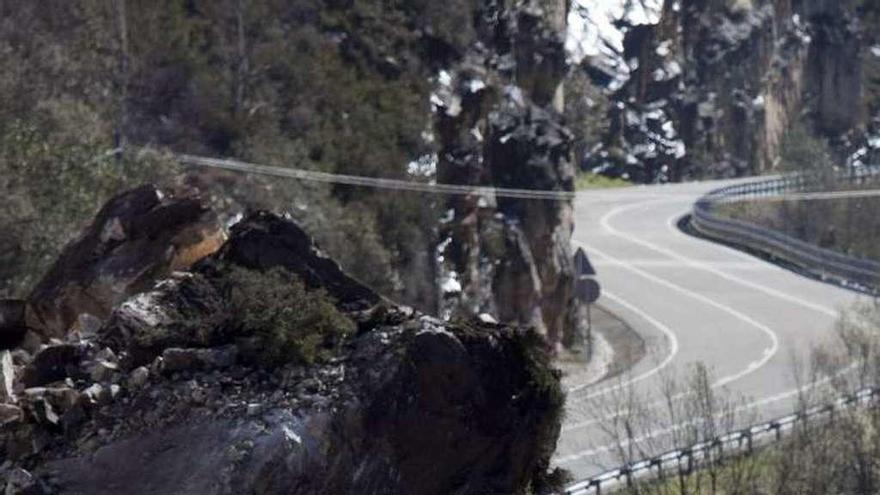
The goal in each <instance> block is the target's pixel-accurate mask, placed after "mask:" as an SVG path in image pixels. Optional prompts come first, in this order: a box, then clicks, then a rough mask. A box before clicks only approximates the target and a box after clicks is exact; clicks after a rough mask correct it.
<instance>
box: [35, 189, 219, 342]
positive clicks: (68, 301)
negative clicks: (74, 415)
mask: <svg viewBox="0 0 880 495" xmlns="http://www.w3.org/2000/svg"><path fill="white" fill-rule="evenodd" d="M223 240H224V233H223V229H222V226H221V225H220V224H219V222H218V220H217V217H216V215H215V214H214V213H213V212H212V211H210V210H208V209H207V208H206V207H205V206H204V205H202V204H201V203H200V202H199V201H198V200H197V199H194V198H170V197H166V196H164V195H163V194H162V192H160V191H159V190H158V189H156V188H155V187H152V186H143V187H140V188H137V189H134V190H131V191H128V192H126V193H123V194H120V195H119V196H116V197H115V198H113V199H111V200H110V201H109V202H108V203H107V204H106V205H105V206H104V207H103V208H102V209H101V211H100V212H99V213H98V215H97V217H96V218H95V220H94V222H93V223H92V225H91V226H90V227H88V228H87V229H86V230H85V231H84V232H83V234H82V235H81V236H80V238H79V239H77V240H76V241H74V242H73V243H71V244H70V245H68V246H67V247H66V248H65V249H64V251H63V252H62V254H61V256H60V257H59V258H58V260H57V261H56V262H55V264H54V265H53V266H52V268H51V269H50V270H49V272H48V273H47V274H46V276H45V277H43V279H42V280H41V281H40V282H39V283H38V284H37V286H36V287H35V289H34V291H33V293H32V294H31V295H30V297H29V301H30V307H31V309H32V313H33V314H32V318H31V319H29V320H28V323H30V325H31V326H32V327H33V328H34V329H36V330H37V331H38V332H39V333H40V334H41V335H42V336H43V337H45V338H48V337H64V335H65V334H66V333H67V331H68V330H70V329H71V327H72V326H73V325H74V323H75V322H77V320H78V318H79V317H80V315H82V314H90V315H93V316H95V317H98V318H106V317H107V316H108V315H109V314H110V311H111V309H112V308H113V307H114V306H115V305H117V304H119V303H120V302H122V301H123V300H125V299H126V298H127V297H128V296H130V295H132V294H136V293H138V292H143V291H145V290H148V289H150V288H151V287H152V286H153V284H154V283H155V282H156V280H159V279H161V278H164V277H166V276H167V275H168V274H170V273H171V272H172V271H174V270H180V269H185V268H187V267H189V266H190V265H191V264H192V263H194V262H195V261H197V260H199V259H201V258H203V257H204V256H206V255H208V254H211V253H212V252H214V251H216V250H217V248H219V247H220V245H221V244H222V242H223ZM31 320H33V321H31Z"/></svg>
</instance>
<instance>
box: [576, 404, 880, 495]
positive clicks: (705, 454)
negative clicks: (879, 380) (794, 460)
mask: <svg viewBox="0 0 880 495" xmlns="http://www.w3.org/2000/svg"><path fill="white" fill-rule="evenodd" d="M878 401H880V387H869V388H864V389H861V390H859V391H857V392H855V393H853V394H850V395H846V396H843V397H841V398H839V399H837V400H835V401H834V402H831V403H828V404H824V405H820V406H815V407H811V408H809V409H806V410H803V411H799V412H796V413H794V414H789V415H786V416H781V417H778V418H775V419H772V420H770V421H766V422H763V423H759V424H756V425H752V426H750V427H746V428H743V429H741V430H737V431H733V432H730V433H726V434H724V435H721V436H718V437H715V438H712V439H710V440H706V441H703V442H699V443H697V444H694V445H691V446H688V447H685V448H681V449H676V450H670V451H668V452H664V453H662V454H660V455H658V456H655V457H650V458H647V459H642V460H639V461H636V462H632V463H629V464H627V465H625V466H622V467H619V468H617V469H612V470H610V471H606V472H604V473H601V474H598V475H596V476H593V477H592V478H589V479H586V480H582V481H579V482H577V483H574V484H572V485H570V486H568V487H567V488H566V489H565V492H564V494H565V495H601V494H602V493H603V491H608V490H612V489H614V488H615V487H620V486H632V485H633V484H634V483H635V482H636V480H638V479H642V480H644V479H646V478H651V477H653V478H656V479H663V478H664V477H666V476H667V475H673V476H674V475H678V476H681V475H684V476H687V475H690V474H691V473H692V472H693V471H694V470H696V469H698V468H700V467H702V466H705V465H707V464H709V463H712V462H715V461H717V460H721V459H723V458H724V457H725V456H731V455H734V456H735V455H742V454H746V453H751V452H752V451H753V450H754V449H755V448H756V447H759V446H761V445H765V444H768V443H770V442H773V441H777V440H780V439H781V438H782V437H783V435H784V434H785V433H787V432H790V431H792V430H793V429H794V428H796V427H797V426H798V425H801V426H807V425H808V424H810V423H815V424H827V422H829V421H834V419H835V417H836V416H837V415H839V414H840V413H842V412H844V411H846V410H850V409H853V408H855V407H859V406H865V405H870V404H876V403H877V402H878Z"/></svg>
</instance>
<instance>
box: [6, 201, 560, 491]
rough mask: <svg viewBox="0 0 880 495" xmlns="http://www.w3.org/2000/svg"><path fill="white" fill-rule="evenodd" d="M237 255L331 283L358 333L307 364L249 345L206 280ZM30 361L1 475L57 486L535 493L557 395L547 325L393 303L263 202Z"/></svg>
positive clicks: (257, 266)
mask: <svg viewBox="0 0 880 495" xmlns="http://www.w3.org/2000/svg"><path fill="white" fill-rule="evenodd" d="M261 245H262V246H263V248H262V249H263V251H260V246H261ZM238 263H241V264H244V265H246V266H248V267H250V269H254V270H257V272H259V271H262V270H264V269H268V268H271V267H274V266H277V265H278V264H283V265H284V266H289V267H290V269H291V270H296V272H297V273H300V274H302V276H303V278H306V279H307V280H309V283H310V284H311V285H312V286H313V287H315V288H321V289H323V290H325V291H327V292H328V293H329V294H333V295H338V297H339V306H340V307H341V308H343V309H346V308H347V309H348V310H349V313H348V314H349V315H350V317H351V318H353V319H354V320H356V323H357V325H358V328H359V333H358V335H357V336H356V337H354V338H352V339H351V340H349V341H347V342H346V343H345V344H344V346H343V347H342V349H341V350H339V351H338V352H337V353H336V354H334V355H333V356H332V357H329V358H327V359H325V360H322V361H319V362H318V363H317V364H314V365H310V366H304V365H299V364H294V363H289V364H286V365H282V366H279V367H277V368H263V367H261V366H259V365H257V364H248V363H247V362H244V361H242V360H241V359H239V356H240V353H239V350H238V347H239V342H238V340H236V339H235V338H234V337H235V336H234V335H231V334H230V333H229V328H228V327H227V323H228V315H227V312H226V311H225V310H224V308H225V307H226V304H225V299H224V295H223V293H222V291H218V290H215V289H214V288H213V287H212V284H213V283H214V281H215V280H217V278H218V277H221V276H222V275H223V272H224V270H226V269H228V268H227V267H230V266H236V265H237V264H238ZM307 277H311V278H307ZM324 284H326V285H324ZM75 336H76V334H70V335H69V336H68V339H73V338H74V337H75ZM67 350H70V352H67ZM62 351H63V352H62ZM15 352H16V353H19V352H22V351H15ZM50 358H52V359H50ZM22 359H23V360H20V364H19V365H18V366H16V367H15V368H16V371H15V373H16V377H15V380H16V383H19V382H20V381H21V380H22V379H25V380H26V381H28V382H29V383H33V384H37V383H39V384H40V385H41V386H40V387H36V388H28V389H26V390H24V393H22V394H21V396H20V397H19V398H18V401H17V402H16V403H15V404H14V405H13V404H12V403H5V404H3V408H0V423H5V424H4V425H2V426H0V457H3V458H5V459H7V460H9V461H10V463H9V464H5V465H4V467H3V468H2V469H0V486H2V484H3V483H7V484H10V485H12V486H15V487H17V486H19V484H21V483H26V484H27V486H30V487H32V488H31V489H33V490H43V492H51V493H90V494H103V493H106V494H110V493H114V494H115V493H121V492H124V493H132V494H140V493H143V494H147V493H180V494H211V493H216V494H225V493H258V494H287V493H302V494H319V493H321V494H322V493H358V494H361V493H383V494H395V493H400V494H409V493H425V494H432V493H436V494H446V493H462V494H464V493H474V494H482V493H525V491H526V490H527V489H528V488H529V487H531V488H534V489H535V490H537V491H539V492H540V491H542V490H544V487H543V486H542V484H541V483H542V479H543V478H544V475H545V474H546V473H547V469H548V466H549V459H550V456H551V454H552V451H553V449H554V448H555V444H556V439H557V437H558V435H559V431H560V421H561V417H560V416H561V413H562V406H563V404H562V402H563V396H562V393H561V389H560V385H559V376H558V374H557V372H555V371H554V370H552V369H551V368H550V365H549V361H548V356H547V354H546V352H545V351H544V350H543V346H542V345H540V338H539V337H538V335H537V334H535V333H533V332H522V331H516V330H513V329H511V328H509V327H505V326H500V325H488V324H482V323H473V324H465V323H458V324H452V323H447V322H443V321H440V320H437V319H434V318H431V317H428V316H424V315H420V314H418V313H416V312H414V311H413V310H411V309H409V308H405V307H397V306H394V305H393V304H391V303H389V302H387V301H383V300H381V299H380V298H379V297H378V296H376V295H375V294H374V293H373V292H372V291H370V290H369V289H368V288H366V287H364V286H363V285H361V284H359V283H357V282H356V281H354V280H353V279H351V278H349V277H348V276H347V275H345V274H344V273H343V272H341V271H340V270H339V269H338V267H336V265H335V263H333V262H332V260H329V259H327V258H324V257H323V256H320V254H319V253H318V252H317V250H316V249H315V248H314V245H313V243H312V241H311V239H310V238H308V236H306V235H305V234H303V233H302V231H301V230H299V228H298V227H296V226H295V225H293V224H292V223H291V222H289V221H288V220H284V219H283V218H280V217H277V216H274V215H270V214H266V213H257V214H254V215H251V216H249V217H247V218H246V219H244V220H243V221H242V222H241V223H240V224H239V225H238V226H237V227H236V228H234V229H233V231H232V235H231V238H230V239H229V241H228V242H227V243H226V245H224V246H223V248H222V249H220V250H219V251H218V252H217V253H215V254H214V255H212V256H210V257H208V258H206V259H205V260H203V261H202V262H201V263H199V264H198V265H197V267H196V268H195V271H193V272H188V273H178V274H175V275H174V276H173V277H172V278H170V279H168V280H165V281H163V282H161V283H160V284H158V285H157V286H156V287H155V288H154V289H153V290H152V291H149V292H146V293H142V294H138V295H135V296H133V297H131V298H129V299H128V300H127V301H125V302H123V303H122V304H120V305H119V306H117V307H116V308H115V309H114V311H113V314H112V316H110V318H109V319H108V320H107V322H106V323H105V324H104V325H103V327H101V328H100V329H99V331H98V332H97V335H95V336H94V337H91V338H85V339H82V340H79V341H77V342H71V343H69V344H63V345H55V346H50V347H46V348H45V349H43V350H42V351H41V352H40V353H38V354H37V355H36V356H34V357H30V356H28V355H27V353H24V355H23V356H22ZM31 370H38V371H39V376H40V379H39V380H31V379H28V378H27V377H29V376H32V375H34V373H35V372H36V371H31ZM22 386H23V384H22ZM43 492H40V491H35V492H34V493H43Z"/></svg>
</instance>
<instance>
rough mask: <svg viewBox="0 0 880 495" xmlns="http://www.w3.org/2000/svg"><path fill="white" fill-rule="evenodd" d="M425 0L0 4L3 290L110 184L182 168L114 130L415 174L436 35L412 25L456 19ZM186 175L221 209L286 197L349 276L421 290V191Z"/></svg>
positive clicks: (39, 260) (191, 146) (427, 292)
mask: <svg viewBox="0 0 880 495" xmlns="http://www.w3.org/2000/svg"><path fill="white" fill-rule="evenodd" d="M435 11H436V8H435V7H434V6H432V4H431V3H428V2H417V1H412V2H391V3H387V2H385V3H380V2H375V1H366V0H352V1H342V2H340V1H332V0H298V1H295V2H286V1H280V0H260V1H244V0H221V1H201V0H160V1H158V2H155V1H140V0H128V1H126V0H117V1H109V0H84V1H78V2H51V3H44V2H6V3H3V4H2V5H0V63H2V65H3V67H4V72H3V74H2V75H0V143H2V146H0V193H2V194H3V196H4V203H3V209H4V211H3V212H2V213H3V214H2V215H0V218H2V220H0V221H2V222H3V224H2V225H0V229H2V230H3V232H4V236H3V241H2V243H0V261H2V263H0V264H2V265H3V271H2V273H0V296H11V295H19V296H20V295H22V294H24V293H26V291H27V290H28V288H29V287H30V286H31V284H32V282H33V280H34V279H35V277H38V276H39V274H40V270H41V268H42V267H45V265H46V263H45V262H46V260H47V259H49V258H51V257H52V256H53V255H54V254H56V253H57V252H58V251H59V250H60V248H61V247H62V246H63V244H64V243H65V241H67V240H68V239H70V237H71V236H72V235H75V233H76V232H77V231H78V229H79V228H80V227H81V226H82V224H83V222H85V221H87V219H88V218H89V217H90V215H91V214H92V213H93V211H94V209H95V207H96V205H98V204H100V203H101V202H102V201H103V200H105V199H107V197H108V196H109V195H110V194H112V193H114V192H118V191H119V190H120V189H122V188H125V187H129V186H131V185H134V184H137V183H139V182H143V181H154V180H157V179H159V176H163V177H165V178H166V180H165V182H166V183H175V182H181V181H179V180H175V178H174V177H173V175H175V174H176V173H178V172H179V170H177V169H176V168H174V166H173V164H172V163H171V161H170V160H167V159H160V158H156V157H154V156H150V155H144V154H140V153H136V152H130V153H126V154H124V155H123V158H121V159H117V158H116V157H114V156H113V155H112V154H105V152H106V151H107V150H110V149H113V148H115V147H116V146H118V145H122V144H128V145H129V146H130V147H129V149H132V150H133V149H136V148H133V147H134V146H139V145H150V146H154V147H156V146H158V147H167V148H169V149H171V150H174V151H177V152H191V153H202V154H207V155H212V156H234V157H238V158H242V159H247V160H253V161H257V162H261V163H268V164H274V165H283V166H292V167H299V168H307V169H314V170H321V171H328V172H340V173H357V174H362V175H371V176H377V177H391V178H404V177H408V164H409V163H410V162H411V161H413V160H415V159H417V158H419V157H423V156H426V155H429V154H430V153H431V152H432V148H431V146H432V145H431V143H430V139H426V136H425V135H423V133H424V131H426V130H428V129H429V128H430V127H429V124H430V121H429V119H430V112H429V99H428V90H429V76H430V74H431V68H429V67H427V66H426V65H424V64H423V63H422V62H421V59H420V58H419V54H420V51H421V50H424V49H426V46H427V45H428V41H426V39H425V38H424V37H419V36H417V33H418V31H417V30H416V29H415V27H416V26H415V24H416V23H428V24H430V23H434V22H438V23H439V22H440V21H442V22H443V23H444V25H438V26H436V27H435V29H433V32H434V33H435V35H436V36H442V35H443V34H444V33H453V32H454V31H453V26H451V25H445V23H446V22H447V21H450V20H451V18H450V17H449V16H441V15H439V14H438V13H437V12H435ZM444 11H445V9H444ZM456 35H457V34H456ZM433 43H435V44H436V43H440V42H439V41H434V42H433ZM185 182H186V183H188V184H189V185H196V186H199V187H200V188H201V189H203V191H204V192H205V193H206V194H208V195H211V196H212V197H213V198H214V199H215V200H216V204H217V205H218V206H222V207H224V208H225V210H226V211H228V212H229V213H230V214H232V213H234V212H235V211H236V210H239V209H241V208H245V207H265V206H269V207H271V208H273V209H276V210H291V213H292V214H293V215H294V216H295V217H297V218H298V219H300V220H301V221H302V222H304V223H305V224H306V225H307V226H308V227H309V229H310V230H311V231H312V232H313V233H314V234H315V235H316V237H317V238H318V240H319V241H320V242H321V244H322V246H323V247H324V248H325V249H327V250H329V251H330V252H331V253H332V254H333V255H335V256H336V257H337V258H338V259H340V260H341V261H342V262H343V264H344V265H346V267H347V268H349V269H350V270H351V271H353V272H354V273H355V274H356V275H357V276H359V277H361V278H364V279H366V280H365V281H367V282H368V283H371V284H373V285H374V286H376V287H377V288H378V289H380V290H382V291H384V292H386V293H390V294H393V295H397V296H400V297H402V298H403V299H406V300H408V301H412V302H416V303H418V302H422V303H424V302H425V301H429V300H431V297H432V295H431V289H430V285H431V284H430V281H429V280H426V279H428V278H429V277H425V273H427V271H428V268H427V267H426V261H425V257H424V256H423V255H422V253H426V252H430V242H431V239H432V233H431V231H430V225H432V222H429V221H426V220H427V219H428V218H434V212H433V211H432V202H431V201H425V200H424V198H422V197H415V196H408V195H394V196H393V197H390V196H389V195H387V194H381V193H375V192H372V191H366V190H354V189H351V188H341V187H340V188H330V187H327V186H316V185H303V184H298V183H295V182H292V181H291V182H283V181H278V180H267V179H263V178H254V177H251V178H242V177H241V176H238V175H235V174H220V173H211V172H204V171H189V174H188V177H187V178H186V180H185ZM230 198H231V199H230ZM380 232H381V235H380ZM12 260H15V262H14V263H12Z"/></svg>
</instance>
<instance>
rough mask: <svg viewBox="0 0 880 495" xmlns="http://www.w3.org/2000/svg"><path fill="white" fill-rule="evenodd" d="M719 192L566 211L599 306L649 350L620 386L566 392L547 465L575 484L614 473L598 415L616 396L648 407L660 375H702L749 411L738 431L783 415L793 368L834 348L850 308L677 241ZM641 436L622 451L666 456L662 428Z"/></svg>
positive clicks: (608, 196) (701, 243) (640, 190)
mask: <svg viewBox="0 0 880 495" xmlns="http://www.w3.org/2000/svg"><path fill="white" fill-rule="evenodd" d="M730 183H732V182H730V181H725V182H701V183H689V184H676V185H664V186H649V187H633V188H627V189H621V190H615V191H613V192H609V191H607V190H606V191H597V192H585V193H582V194H579V195H578V198H577V199H576V200H575V223H576V230H575V232H574V241H575V243H576V247H577V246H580V247H583V248H584V250H585V251H586V252H587V254H588V256H589V257H590V260H591V261H592V262H593V264H594V265H595V267H596V271H597V272H598V277H599V281H600V283H601V284H602V289H603V295H602V298H601V299H600V303H601V304H602V305H603V306H605V307H606V308H609V309H610V310H612V311H614V312H615V313H617V314H618V315H619V316H620V317H622V318H623V319H624V320H626V321H627V322H628V323H629V324H630V325H631V326H632V327H633V328H634V329H635V330H636V331H637V332H639V333H640V334H641V335H642V336H643V338H644V339H645V340H646V343H647V348H648V353H647V356H646V357H645V358H644V359H642V360H641V361H640V362H639V363H638V364H637V365H636V366H635V367H634V369H632V370H631V371H630V372H628V373H627V374H626V375H625V376H622V377H620V378H617V379H612V380H609V381H606V382H603V383H599V384H596V385H593V386H590V387H586V388H573V389H570V390H569V391H568V392H569V398H568V406H567V415H566V419H565V422H564V425H563V432H562V436H561V438H560V441H559V444H558V447H557V452H556V456H555V458H554V461H555V463H556V465H558V466H561V467H564V468H566V469H569V470H570V471H571V472H572V473H573V474H574V476H575V478H576V479H583V478H586V477H589V476H592V475H595V474H598V473H599V472H601V471H604V470H606V469H610V468H616V467H618V466H619V465H620V456H619V455H618V454H616V453H615V451H614V449H612V448H610V447H611V446H612V445H613V443H614V442H612V441H611V440H610V438H609V436H608V435H607V434H606V433H604V431H605V430H606V427H607V425H608V424H610V423H609V418H610V417H611V415H610V414H609V412H608V409H609V408H611V407H613V405H614V404H619V403H620V401H621V397H623V396H625V393H624V392H628V391H630V390H631V391H633V393H634V394H636V395H637V396H639V397H644V398H646V399H644V400H643V402H645V403H646V404H652V403H653V402H654V401H655V400H656V399H657V398H658V394H657V390H658V389H659V388H660V386H661V384H662V382H663V377H664V376H666V375H669V374H675V375H679V376H680V375H682V374H683V373H686V370H687V369H689V368H690V367H692V365H693V364H694V363H696V362H702V363H705V364H706V365H707V366H708V367H709V368H710V369H711V371H712V383H713V385H714V386H716V390H718V391H719V393H721V394H723V395H724V396H725V397H730V398H736V399H737V400H742V401H743V402H742V404H743V405H744V406H748V407H744V408H743V409H742V410H741V412H740V413H739V414H738V416H739V417H740V418H742V419H741V421H743V422H756V421H758V420H766V419H770V418H772V417H777V416H782V415H785V414H788V413H790V412H792V411H793V409H794V407H795V401H796V394H795V392H794V391H795V390H797V380H796V378H795V375H796V373H795V372H794V370H795V365H794V364H793V363H794V362H795V361H797V360H804V359H807V358H808V356H809V353H810V350H811V349H812V348H815V347H817V346H828V345H831V343H833V342H835V340H834V336H835V332H834V325H835V321H836V319H837V317H838V314H839V311H840V310H841V309H843V308H845V307H847V306H849V305H851V304H852V303H853V302H855V301H856V300H857V299H858V298H859V296H858V295H857V294H855V293H853V292H850V291H846V290H844V289H841V288H838V287H835V286H833V285H828V284H823V283H821V282H817V281H815V280H812V279H809V278H806V277H803V276H800V275H798V274H796V273H793V272H791V271H788V270H785V269H783V268H780V267H778V266H775V265H773V264H771V263H767V262H765V261H763V260H761V259H759V258H756V257H753V256H750V255H748V254H745V253H742V252H740V251H737V250H735V249H732V248H729V247H726V246H723V245H720V244H716V243H712V242H709V241H706V240H702V239H698V238H695V237H692V236H689V235H686V234H684V233H682V232H680V231H679V230H678V228H677V227H676V222H677V221H678V220H679V219H680V218H681V217H682V216H684V215H685V214H687V213H688V212H689V211H690V209H691V205H692V204H693V202H694V201H695V200H696V199H697V198H698V197H699V196H701V195H702V194H704V193H706V192H708V191H710V190H712V189H715V188H718V187H721V186H723V185H727V184H730ZM652 428H653V429H646V430H645V431H646V432H649V433H648V434H647V435H636V436H642V437H643V439H642V440H640V441H639V442H637V443H636V444H635V445H631V446H630V447H632V448H634V449H636V450H639V451H640V452H639V454H651V455H654V454H658V453H660V452H656V451H657V450H660V449H662V448H666V447H664V445H661V444H663V443H664V441H668V439H667V440H663V439H662V437H663V435H664V428H663V426H662V425H657V426H653V427H652ZM653 433H656V435H654V434H653ZM667 436H668V435H667ZM636 457H640V455H636Z"/></svg>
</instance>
